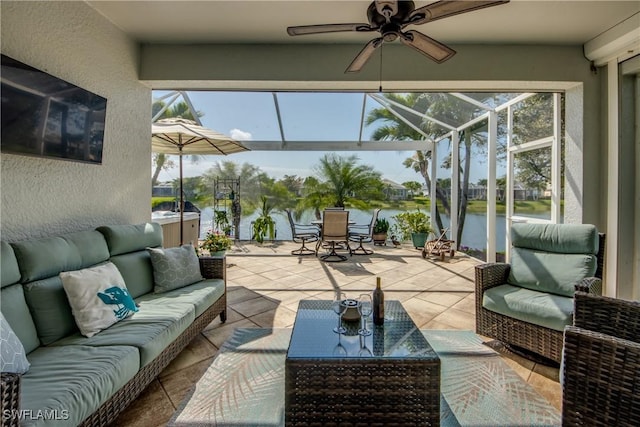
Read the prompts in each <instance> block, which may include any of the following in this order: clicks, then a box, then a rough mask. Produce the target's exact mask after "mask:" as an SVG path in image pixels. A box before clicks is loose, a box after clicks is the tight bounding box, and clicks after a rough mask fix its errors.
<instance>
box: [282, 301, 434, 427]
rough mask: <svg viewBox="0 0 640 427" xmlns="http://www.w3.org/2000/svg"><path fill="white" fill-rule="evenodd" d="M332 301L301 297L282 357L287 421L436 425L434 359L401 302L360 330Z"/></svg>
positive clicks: (389, 303) (291, 423)
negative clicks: (379, 322)
mask: <svg viewBox="0 0 640 427" xmlns="http://www.w3.org/2000/svg"><path fill="white" fill-rule="evenodd" d="M337 322H338V315H337V314H336V313H334V312H333V310H331V301H318V300H302V301H300V305H299V307H298V313H297V315H296V320H295V324H294V326H293V332H292V335H291V341H290V343H289V349H288V351H287V357H286V361H285V421H286V425H287V426H296V425H305V426H307V425H332V424H333V425H340V424H343V423H344V425H351V424H353V425H397V426H438V425H439V420H440V360H439V359H438V356H437V354H436V353H435V351H434V350H433V349H432V348H431V346H430V345H429V343H428V342H427V340H426V339H425V338H424V336H423V334H422V333H421V332H420V330H419V329H418V327H417V326H416V325H415V323H414V322H413V320H411V317H409V315H408V314H407V312H406V311H405V310H404V308H403V307H402V304H400V302H399V301H393V300H391V301H386V302H385V324H384V326H374V325H373V323H372V322H371V319H369V322H368V328H370V329H371V330H372V331H373V333H372V334H371V335H369V336H367V337H362V336H360V335H358V333H357V330H358V328H359V322H358V321H355V322H346V321H345V322H344V323H343V326H345V327H346V328H347V332H346V334H344V335H339V334H336V333H335V332H333V328H334V327H335V326H336V325H337Z"/></svg>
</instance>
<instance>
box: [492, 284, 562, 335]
mask: <svg viewBox="0 0 640 427" xmlns="http://www.w3.org/2000/svg"><path fill="white" fill-rule="evenodd" d="M482 306H483V307H484V308H486V309H487V310H491V311H493V312H495V313H499V314H502V315H505V316H509V317H513V318H515V319H518V320H522V321H524V322H528V323H533V324H535V325H539V326H543V327H545V328H549V329H554V330H556V331H560V332H562V331H563V330H564V327H565V326H566V325H570V324H571V323H572V320H573V298H569V297H564V296H560V295H554V294H550V293H546V292H538V291H534V290H531V289H526V288H521V287H518V286H512V285H508V284H506V285H500V286H496V287H493V288H490V289H487V290H486V291H485V292H484V295H483V298H482Z"/></svg>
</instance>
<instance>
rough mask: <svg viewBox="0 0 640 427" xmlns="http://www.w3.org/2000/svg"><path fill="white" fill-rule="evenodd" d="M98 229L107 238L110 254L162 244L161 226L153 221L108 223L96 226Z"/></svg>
mask: <svg viewBox="0 0 640 427" xmlns="http://www.w3.org/2000/svg"><path fill="white" fill-rule="evenodd" d="M98 231H99V232H100V233H102V234H103V235H104V237H105V239H106V240H107V245H108V246H109V253H110V254H111V256H115V255H122V254H128V253H130V252H135V251H143V250H145V248H147V247H151V248H155V247H158V246H162V228H161V227H160V224H158V223H155V222H147V223H142V224H134V225H130V224H127V225H110V226H104V227H98Z"/></svg>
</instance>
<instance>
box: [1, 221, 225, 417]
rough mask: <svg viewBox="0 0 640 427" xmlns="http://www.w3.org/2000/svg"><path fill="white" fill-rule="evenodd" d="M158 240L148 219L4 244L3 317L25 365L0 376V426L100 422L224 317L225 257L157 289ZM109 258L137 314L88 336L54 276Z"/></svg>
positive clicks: (202, 260) (156, 228) (157, 229)
mask: <svg viewBox="0 0 640 427" xmlns="http://www.w3.org/2000/svg"><path fill="white" fill-rule="evenodd" d="M161 246H162V231H161V228H160V226H159V225H158V224H155V223H145V224H137V225H115V226H105V227H99V228H98V229H96V230H88V231H80V232H76V233H70V234H65V235H61V236H54V237H48V238H43V239H38V240H28V241H21V242H13V243H7V242H2V243H1V256H2V258H1V262H2V264H1V290H0V305H1V309H2V315H3V316H4V318H6V321H7V322H8V324H9V325H10V327H11V329H13V331H14V332H15V335H16V336H17V337H18V338H19V340H20V342H21V343H22V345H23V346H24V351H25V353H26V355H27V360H28V362H29V363H30V367H29V369H28V371H27V372H26V373H24V374H22V375H16V374H8V373H3V374H2V426H10V425H18V424H19V425H34V426H36V425H37V426H41V425H42V426H44V425H55V426H76V425H107V424H109V423H111V422H112V421H114V420H115V418H116V417H117V415H118V413H120V412H121V411H122V410H123V409H124V408H126V406H127V405H128V404H129V403H131V402H132V401H133V400H134V399H135V398H136V397H137V396H138V395H139V394H140V392H142V391H143V390H144V389H145V388H146V387H147V385H149V384H150V383H151V382H152V381H153V379H154V378H155V377H157V375H158V374H159V373H160V372H161V371H162V369H164V368H165V367H166V366H167V365H168V364H169V363H170V362H171V360H172V359H173V358H175V356H177V354H178V353H179V352H180V351H181V350H182V349H183V348H184V347H185V346H186V345H187V344H188V343H189V342H190V341H191V340H192V339H193V338H194V337H195V336H196V335H197V334H198V333H199V332H200V331H201V330H202V329H203V328H204V327H206V326H207V325H208V324H209V323H210V322H211V321H212V320H214V319H215V318H216V317H217V316H220V319H221V321H222V322H224V321H225V320H226V277H225V258H224V257H208V258H200V259H199V263H200V267H201V274H202V277H203V278H204V280H201V281H198V282H196V283H194V284H191V285H187V286H184V287H180V288H178V289H174V290H170V291H168V292H164V293H154V270H153V265H152V262H151V257H150V255H149V252H148V251H147V248H149V247H161ZM107 261H110V262H112V263H113V264H115V265H116V266H117V268H118V270H119V272H120V273H121V275H122V278H123V279H124V282H125V284H126V289H127V290H128V292H129V293H130V295H131V297H133V299H134V300H135V303H136V305H137V307H138V311H137V312H135V313H134V314H133V315H132V316H130V317H126V318H124V319H123V320H120V321H119V322H117V323H115V324H113V325H112V326H110V327H108V328H106V329H104V330H102V331H101V332H99V333H97V334H96V335H93V336H91V337H90V338H87V337H86V336H83V335H81V334H80V332H79V329H78V327H77V326H76V323H75V320H74V315H73V313H72V309H71V306H70V305H69V301H68V299H67V294H66V293H65V289H64V288H63V284H62V280H61V278H60V276H59V273H61V272H63V271H76V270H82V269H85V268H87V267H92V266H95V265H99V264H102V263H105V262H107ZM18 398H19V399H18ZM18 401H19V402H18Z"/></svg>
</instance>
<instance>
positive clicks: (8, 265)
mask: <svg viewBox="0 0 640 427" xmlns="http://www.w3.org/2000/svg"><path fill="white" fill-rule="evenodd" d="M0 267H1V268H0V287H1V288H4V287H5V286H9V285H13V284H14V283H18V282H19V281H20V267H18V260H17V259H16V255H15V254H14V253H13V248H12V247H11V245H10V244H9V243H7V242H0Z"/></svg>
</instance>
